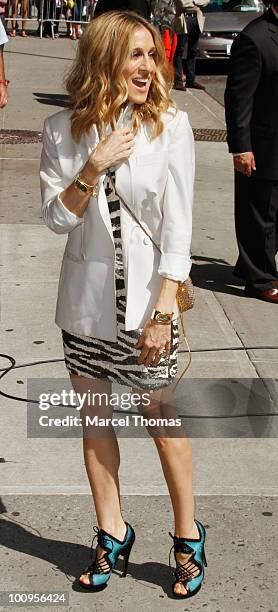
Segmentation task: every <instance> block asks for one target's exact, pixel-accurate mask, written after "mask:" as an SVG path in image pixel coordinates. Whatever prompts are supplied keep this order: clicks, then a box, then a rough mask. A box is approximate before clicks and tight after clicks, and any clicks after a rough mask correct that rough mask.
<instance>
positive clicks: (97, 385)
mask: <svg viewBox="0 0 278 612" xmlns="http://www.w3.org/2000/svg"><path fill="white" fill-rule="evenodd" d="M70 378H71V383H72V386H73V388H74V390H75V391H76V392H79V393H87V392H88V391H89V392H90V394H91V396H92V394H93V393H95V394H97V393H99V394H105V396H106V397H108V398H109V397H110V394H111V383H109V382H107V381H105V382H102V381H101V380H92V379H88V378H85V377H82V376H73V375H71V377H70ZM103 398H104V396H102V400H100V401H99V400H96V401H95V404H94V406H88V405H86V406H85V405H84V407H83V409H82V417H83V419H85V416H86V415H89V416H90V417H92V416H94V415H98V416H99V417H102V418H109V417H111V416H112V412H113V410H111V408H110V406H106V405H105V401H104V400H103ZM94 434H95V435H94ZM83 452H84V460H85V466H86V471H87V475H88V479H89V482H90V486H91V491H92V495H93V500H94V505H95V510H96V515H97V522H98V526H99V528H100V529H104V530H105V531H107V532H108V533H110V534H111V535H113V536H115V537H116V538H118V539H119V540H123V539H124V536H125V533H126V525H125V522H124V519H123V517H122V512H121V503H120V485H119V476H118V471H119V467H120V452H119V445H118V441H117V438H116V435H115V431H114V429H113V427H112V426H110V427H107V428H103V434H102V435H101V432H99V430H98V431H94V430H93V427H91V428H89V429H88V430H87V431H85V429H84V436H83ZM104 553H105V551H104V550H103V549H102V548H101V547H100V546H98V547H97V556H98V558H99V557H102V556H103V554H104ZM107 569H108V567H107ZM81 579H82V581H83V582H84V583H85V584H89V583H90V580H89V574H82V576H81Z"/></svg>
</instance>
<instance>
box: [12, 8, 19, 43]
mask: <svg viewBox="0 0 278 612" xmlns="http://www.w3.org/2000/svg"><path fill="white" fill-rule="evenodd" d="M17 12H18V0H13V4H12V36H15V33H16V18H17Z"/></svg>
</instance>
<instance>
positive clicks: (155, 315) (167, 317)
mask: <svg viewBox="0 0 278 612" xmlns="http://www.w3.org/2000/svg"><path fill="white" fill-rule="evenodd" d="M173 314H174V313H173V312H160V310H156V309H155V308H154V309H153V311H152V314H151V319H153V320H154V321H156V322H157V323H160V325H169V323H171V321H172V318H173Z"/></svg>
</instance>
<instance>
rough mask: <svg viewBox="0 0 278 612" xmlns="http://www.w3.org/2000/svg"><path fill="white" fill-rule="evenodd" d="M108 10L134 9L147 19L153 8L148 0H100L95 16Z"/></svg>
mask: <svg viewBox="0 0 278 612" xmlns="http://www.w3.org/2000/svg"><path fill="white" fill-rule="evenodd" d="M108 11H134V12H135V13H138V14H139V15H142V17H144V18H145V19H150V16H151V8H150V2H149V1H148V0H98V2H97V5H96V8H95V12H94V16H95V17H97V16H98V15H101V14H102V13H107V12H108Z"/></svg>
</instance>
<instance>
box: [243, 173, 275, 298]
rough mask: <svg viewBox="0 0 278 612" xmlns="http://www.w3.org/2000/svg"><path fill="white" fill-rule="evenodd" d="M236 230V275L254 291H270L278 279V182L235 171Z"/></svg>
mask: <svg viewBox="0 0 278 612" xmlns="http://www.w3.org/2000/svg"><path fill="white" fill-rule="evenodd" d="M235 229H236V237H237V244H238V250H239V257H238V260H237V263H236V266H235V268H234V274H235V275H236V276H238V277H239V278H242V279H244V280H245V281H246V282H248V283H249V284H251V285H252V286H253V287H254V288H255V289H259V290H262V291H263V290H267V289H271V288H272V287H274V286H275V285H274V283H273V281H275V280H277V279H278V272H277V268H276V264H275V255H276V253H277V251H278V179H277V181H269V180H264V179H260V178H257V177H256V174H255V173H253V174H252V176H251V177H248V176H245V175H244V174H241V172H237V171H235Z"/></svg>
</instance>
